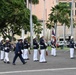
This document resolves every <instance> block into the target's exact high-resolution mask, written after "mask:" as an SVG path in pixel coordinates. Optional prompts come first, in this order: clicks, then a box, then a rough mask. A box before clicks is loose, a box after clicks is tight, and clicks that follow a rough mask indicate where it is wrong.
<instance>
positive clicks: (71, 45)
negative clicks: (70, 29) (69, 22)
mask: <svg viewBox="0 0 76 75" xmlns="http://www.w3.org/2000/svg"><path fill="white" fill-rule="evenodd" d="M69 46H70V48H74V40H73V39H71V40H70V44H69Z"/></svg>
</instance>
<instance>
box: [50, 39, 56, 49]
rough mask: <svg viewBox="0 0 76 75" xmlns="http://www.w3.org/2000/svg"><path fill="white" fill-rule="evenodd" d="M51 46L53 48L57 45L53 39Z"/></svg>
mask: <svg viewBox="0 0 76 75" xmlns="http://www.w3.org/2000/svg"><path fill="white" fill-rule="evenodd" d="M51 47H52V48H55V47H56V45H55V41H53V40H52V41H51Z"/></svg>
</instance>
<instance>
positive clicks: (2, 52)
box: [0, 51, 4, 60]
mask: <svg viewBox="0 0 76 75" xmlns="http://www.w3.org/2000/svg"><path fill="white" fill-rule="evenodd" d="M0 59H1V60H3V59H4V51H1V58H0Z"/></svg>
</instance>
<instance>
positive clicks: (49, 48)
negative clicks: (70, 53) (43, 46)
mask: <svg viewBox="0 0 76 75" xmlns="http://www.w3.org/2000/svg"><path fill="white" fill-rule="evenodd" d="M47 49H48V50H51V47H50V46H48V47H47ZM57 50H69V48H68V47H64V48H63V49H61V48H60V47H59V48H57Z"/></svg>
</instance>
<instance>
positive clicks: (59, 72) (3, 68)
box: [0, 50, 76, 75]
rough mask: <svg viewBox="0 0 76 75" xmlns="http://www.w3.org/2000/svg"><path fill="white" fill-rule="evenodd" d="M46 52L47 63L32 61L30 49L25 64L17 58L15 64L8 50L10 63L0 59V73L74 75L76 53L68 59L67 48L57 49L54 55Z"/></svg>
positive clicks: (0, 74)
mask: <svg viewBox="0 0 76 75" xmlns="http://www.w3.org/2000/svg"><path fill="white" fill-rule="evenodd" d="M48 53H49V55H48V56H46V60H47V63H39V62H33V60H32V59H33V51H31V55H29V58H30V60H27V63H26V64H25V65H23V64H22V63H21V61H20V60H19V58H18V59H17V61H16V65H12V60H13V57H14V53H13V52H10V54H9V58H10V62H11V64H5V63H3V61H0V75H25V74H26V75H76V55H75V59H70V58H69V51H68V50H57V56H56V57H53V56H51V55H50V50H49V51H48ZM75 54H76V52H75Z"/></svg>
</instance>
